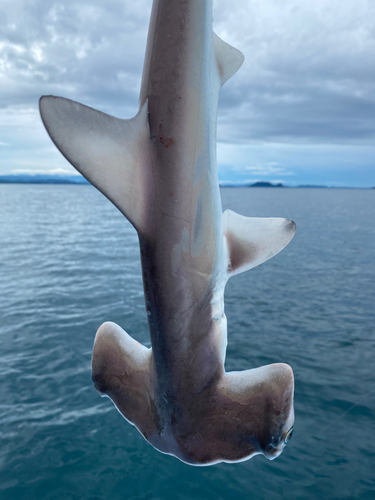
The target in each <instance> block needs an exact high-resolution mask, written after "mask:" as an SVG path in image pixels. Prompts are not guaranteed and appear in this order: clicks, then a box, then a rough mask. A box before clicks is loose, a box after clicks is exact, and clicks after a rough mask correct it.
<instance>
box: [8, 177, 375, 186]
mask: <svg viewBox="0 0 375 500" xmlns="http://www.w3.org/2000/svg"><path fill="white" fill-rule="evenodd" d="M0 184H76V185H90V183H89V182H88V181H87V180H86V179H85V178H84V177H83V176H82V175H74V174H73V175H58V174H8V175H0ZM219 185H220V187H222V188H240V187H246V188H309V189H375V187H373V188H351V187H343V186H321V185H314V184H302V185H299V186H286V185H285V184H283V183H282V182H276V183H273V182H269V181H256V182H253V181H248V182H246V181H245V182H241V181H219Z"/></svg>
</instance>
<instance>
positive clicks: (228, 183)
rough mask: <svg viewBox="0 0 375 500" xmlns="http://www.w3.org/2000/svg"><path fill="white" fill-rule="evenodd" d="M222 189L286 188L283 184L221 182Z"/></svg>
mask: <svg viewBox="0 0 375 500" xmlns="http://www.w3.org/2000/svg"><path fill="white" fill-rule="evenodd" d="M219 185H220V187H262V188H275V187H278V188H282V187H286V186H284V184H283V183H282V182H278V183H277V184H273V183H272V182H268V181H257V182H231V181H219Z"/></svg>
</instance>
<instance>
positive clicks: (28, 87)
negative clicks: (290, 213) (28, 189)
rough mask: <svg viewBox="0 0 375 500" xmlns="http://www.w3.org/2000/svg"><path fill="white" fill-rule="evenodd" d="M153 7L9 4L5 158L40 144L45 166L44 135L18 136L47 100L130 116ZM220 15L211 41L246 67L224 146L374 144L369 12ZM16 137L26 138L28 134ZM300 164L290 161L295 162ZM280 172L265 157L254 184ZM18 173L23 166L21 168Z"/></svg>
mask: <svg viewBox="0 0 375 500" xmlns="http://www.w3.org/2000/svg"><path fill="white" fill-rule="evenodd" d="M151 3H152V2H151V0H137V1H136V2H134V1H129V0H121V1H120V0H109V1H106V2H105V3H104V2H102V1H99V0H90V2H84V1H82V0H75V1H73V0H65V1H64V2H54V3H51V2H47V1H46V0H34V1H33V2H28V1H26V0H12V1H10V0H3V1H2V2H1V4H0V17H1V19H2V23H1V27H0V88H1V91H0V113H3V114H4V116H5V115H6V116H7V117H9V116H11V117H12V120H13V119H14V120H15V121H14V122H13V121H12V123H11V125H8V126H7V125H6V122H7V120H4V123H5V125H3V127H7V128H6V129H5V128H2V129H0V134H1V135H0V141H1V142H3V143H4V142H6V143H7V144H9V145H10V146H9V148H8V147H7V148H5V147H2V148H1V150H2V152H3V151H5V149H7V150H8V149H9V151H10V150H11V149H12V147H14V148H19V149H20V150H22V149H26V150H28V151H29V147H30V144H29V143H30V142H32V141H33V144H34V148H35V157H36V158H38V161H42V160H43V158H45V157H46V156H47V154H51V151H52V149H51V148H50V145H49V143H47V141H48V139H47V138H46V137H45V136H44V135H43V134H44V132H43V131H42V129H41V130H40V131H38V132H35V131H34V130H31V129H30V131H29V134H28V138H27V139H24V141H25V142H23V141H22V140H21V137H20V136H19V135H18V136H17V137H16V136H14V137H13V136H12V134H11V130H14V131H15V134H16V133H17V132H16V130H18V129H17V127H21V125H20V124H21V120H25V116H26V115H27V116H29V118H28V120H29V121H28V122H27V120H26V124H27V123H30V124H31V123H32V124H33V126H34V127H35V123H37V120H38V117H37V102H38V99H39V97H40V95H42V94H54V95H61V96H65V97H68V98H71V99H74V100H77V101H80V102H83V103H85V104H88V105H90V106H93V107H96V108H98V109H101V110H103V111H106V112H108V113H111V114H114V115H116V116H120V117H124V118H125V117H130V116H132V115H134V114H135V112H136V109H137V105H138V95H139V86H140V80H141V73H142V66H143V59H144V50H145V45H146V35H147V29H148V21H149V15H150V10H151ZM214 12H215V21H214V24H215V30H216V32H217V33H218V34H219V36H221V37H222V38H223V39H224V40H226V41H228V42H229V43H231V44H233V45H234V46H236V47H238V48H239V49H240V50H242V51H243V52H244V54H245V57H246V60H245V64H244V66H243V68H241V70H240V71H239V72H238V73H237V75H235V76H234V77H233V79H231V80H230V81H229V82H228V83H227V84H226V85H225V86H224V88H223V90H222V93H221V96H220V108H219V126H218V138H219V141H221V142H222V143H226V144H233V145H236V144H237V145H239V146H242V145H255V146H256V145H262V144H268V143H270V144H271V143H272V144H281V145H290V146H291V147H292V146H293V145H299V146H300V145H306V147H311V146H314V145H316V146H319V145H332V146H334V145H338V146H343V147H344V146H345V147H347V146H348V145H353V147H358V146H360V145H367V146H371V145H374V139H375V64H374V60H375V4H374V3H373V2H372V3H371V2H370V1H369V0H357V1H356V2H353V0H330V1H329V2H327V0H315V1H314V2H302V1H300V0H285V1H283V2H280V1H279V0H234V1H232V2H228V1H227V0H216V2H215V9H214ZM21 111H22V113H21V114H20V112H21ZM17 115H19V117H20V118H19V120H20V121H19V125H17V123H16V119H15V118H14V117H15V116H17ZM12 124H13V125H12ZM12 126H13V128H12ZM30 126H31V125H30ZM21 128H22V130H26V125H25V123H23V125H22V127H21ZM12 144H13V145H14V146H12ZM25 144H26V145H25ZM17 150H18V149H17ZM13 151H15V149H13ZM353 151H354V150H353ZM294 155H295V153H294V150H293V152H292V153H291V158H292V157H293V159H294V160H295V156H294ZM353 155H354V152H353ZM342 157H344V156H342ZM54 158H56V159H54V162H58V160H57V156H56V157H54ZM9 159H11V156H10V153H9ZM274 161H275V159H274V158H268V157H264V158H258V159H257V162H256V164H255V166H253V167H254V169H255V170H254V174H255V173H257V174H258V173H261V167H259V165H264V169H266V170H267V168H268V170H267V172H270V169H269V165H270V164H271V163H272V162H274ZM287 161H288V160H287V158H284V159H283V162H284V165H287ZM20 162H21V164H22V165H21V166H23V165H24V164H26V159H23V160H18V163H20ZM270 162H271V163H270ZM366 162H367V163H366V165H367V164H368V160H367V159H366ZM16 163H17V162H16ZM54 164H55V163H54ZM61 165H62V164H61ZM257 165H258V166H257ZM267 165H268V167H267ZM249 167H251V165H250V166H249ZM58 168H60V164H59V165H58ZM280 168H281V167H280ZM366 168H367V167H366ZM266 170H264V171H266ZM284 171H286V172H287V171H289V170H288V167H286V168H285V169H284ZM276 173H277V172H275V174H276Z"/></svg>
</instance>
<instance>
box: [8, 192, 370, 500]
mask: <svg viewBox="0 0 375 500" xmlns="http://www.w3.org/2000/svg"><path fill="white" fill-rule="evenodd" d="M222 200H223V208H224V209H225V208H231V209H232V210H235V211H236V212H239V213H241V214H243V215H247V216H255V217H273V216H275V217H288V218H291V219H294V220H295V221H296V222H297V233H296V236H295V238H294V239H293V241H292V242H291V243H290V245H289V246H288V247H287V248H286V249H285V250H284V251H283V252H281V253H280V254H279V255H277V256H276V257H274V258H273V259H272V260H270V261H269V262H267V263H265V264H263V265H262V266H259V267H257V268H255V269H254V270H252V271H250V272H248V273H244V274H241V275H239V276H237V277H235V278H233V279H232V280H230V282H229V284H228V286H227V289H226V296H225V297H226V300H225V306H226V314H227V317H228V341H229V344H228V351H227V361H226V369H227V370H228V371H230V370H242V369H248V368H252V367H257V366H260V365H264V364H268V363H273V362H286V363H289V364H290V365H291V366H292V367H293V370H294V373H295V379H296V392H295V410H296V422H295V433H294V436H293V439H292V440H291V442H290V443H289V444H288V446H287V447H286V448H285V450H284V452H283V454H282V455H281V456H280V457H279V458H278V459H276V460H274V461H272V462H269V461H267V460H266V459H265V458H264V457H261V456H257V457H254V458H253V459H252V460H250V461H247V462H243V463H239V464H219V465H216V466H212V467H208V468H206V467H204V468H194V467H190V466H187V465H185V464H183V463H181V462H179V461H178V460H176V459H174V458H172V457H169V456H166V455H162V454H160V453H159V452H157V451H155V450H154V449H153V448H152V447H151V446H150V445H148V444H147V443H146V442H145V441H144V440H143V438H142V437H141V435H140V434H139V433H138V432H137V430H136V429H135V428H134V427H132V426H131V425H129V424H128V423H127V422H126V421H125V420H124V419H123V418H122V417H121V416H120V414H119V413H118V412H117V411H116V409H115V407H114V406H113V404H112V403H111V402H110V400H109V399H107V398H104V399H101V398H100V397H99V395H98V394H97V393H96V391H95V389H94V387H93V384H92V382H91V373H90V358H91V350H92V344H93V340H94V335H95V332H96V330H97V328H98V327H99V326H100V324H101V323H103V322H104V321H106V320H111V321H115V322H117V323H118V324H120V325H121V326H123V328H124V329H126V330H127V331H128V332H129V333H130V334H131V335H132V336H134V337H135V338H137V340H139V341H140V342H143V343H144V344H146V345H150V341H149V335H148V331H147V323H146V314H145V309H144V298H143V288H142V281H141V271H140V261H139V247H138V242H137V237H136V234H135V231H134V229H133V228H132V226H131V225H130V224H129V223H128V222H127V221H126V220H125V219H124V218H123V216H122V215H121V214H120V213H119V212H118V211H117V210H116V209H115V207H113V206H112V205H111V204H110V203H109V202H108V201H107V200H106V199H105V198H104V197H103V196H102V195H101V194H100V193H99V192H97V191H96V190H95V189H94V188H92V187H91V186H64V185H63V186H61V185H59V186H56V185H55V186H53V185H5V184H4V185H0V395H1V399H0V498H1V500H19V499H27V500H34V499H35V500H42V499H43V500H44V499H46V500H47V499H48V500H53V499H56V500H72V499H85V500H86V499H87V500H102V499H103V500H120V499H131V500H146V499H154V500H169V499H171V500H172V499H173V500H179V499H181V500H185V499H186V500H188V499H193V498H194V499H196V500H209V499H215V500H229V499H234V498H235V499H251V500H260V499H265V500H269V499H273V500H279V499H288V500H292V499H304V500H305V499H311V500H313V499H317V498H319V499H348V500H349V499H360V500H365V499H366V500H367V499H369V500H370V499H374V498H375V472H374V471H375V447H374V436H375V372H374V353H375V327H374V325H375V307H374V297H375V293H374V292H375V259H374V249H375V224H374V215H375V191H371V190H330V189H329V190H328V189H326V190H324V189H287V188H284V189H261V188H257V189H254V188H253V189H242V188H238V189H230V188H226V189H222Z"/></svg>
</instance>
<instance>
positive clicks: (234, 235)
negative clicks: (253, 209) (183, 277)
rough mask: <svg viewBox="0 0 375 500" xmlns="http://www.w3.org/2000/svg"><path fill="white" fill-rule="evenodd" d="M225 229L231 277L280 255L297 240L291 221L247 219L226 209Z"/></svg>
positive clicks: (294, 225)
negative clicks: (294, 238)
mask: <svg viewBox="0 0 375 500" xmlns="http://www.w3.org/2000/svg"><path fill="white" fill-rule="evenodd" d="M223 228H224V236H225V238H226V241H227V244H228V250H229V260H230V262H229V274H230V276H233V275H235V274H239V273H241V272H243V271H247V270H248V269H252V268H253V267H255V266H258V265H259V264H262V263H263V262H265V261H266V260H268V259H270V258H271V257H273V256H274V255H276V254H277V253H279V252H280V251H281V250H282V249H283V248H284V247H285V246H286V245H287V244H288V243H289V242H290V240H291V239H292V238H293V236H294V233H295V231H296V224H295V222H293V221H292V220H290V219H281V218H280V219H279V218H271V219H267V218H253V217H244V216H242V215H238V214H236V213H235V212H232V211H231V210H226V211H225V212H224V214H223Z"/></svg>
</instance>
